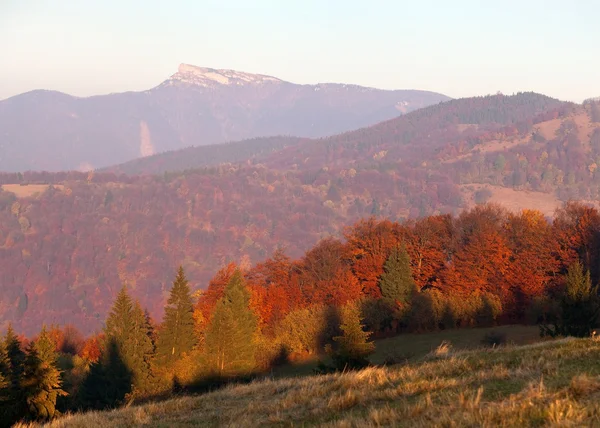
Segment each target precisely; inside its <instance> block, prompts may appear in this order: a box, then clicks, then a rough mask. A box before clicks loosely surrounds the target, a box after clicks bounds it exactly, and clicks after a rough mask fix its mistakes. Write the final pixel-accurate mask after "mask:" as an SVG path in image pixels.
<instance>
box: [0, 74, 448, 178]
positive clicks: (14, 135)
mask: <svg viewBox="0 0 600 428" xmlns="http://www.w3.org/2000/svg"><path fill="white" fill-rule="evenodd" d="M448 99H449V98H448V97H446V96H444V95H441V94H436V93H433V92H426V91H415V90H397V91H391V90H390V91H388V90H379V89H373V88H364V87H360V86H356V85H342V84H329V83H327V84H318V85H298V84H293V83H289V82H285V81H282V80H280V79H277V78H274V77H269V76H262V75H257V74H250V73H243V72H237V71H232V70H214V69H210V68H201V67H194V66H190V65H186V64H182V65H180V67H179V70H178V72H177V73H175V74H173V75H172V76H171V77H170V78H169V79H167V80H165V81H164V82H162V83H161V84H159V85H158V86H156V87H154V88H151V89H149V90H147V91H142V92H124V93H116V94H108V95H101V96H93V97H87V98H78V97H73V96H70V95H67V94H63V93H59V92H54V91H44V90H37V91H32V92H28V93H25V94H21V95H18V96H15V97H12V98H9V99H6V100H2V101H0V129H2V132H1V133H0V171H9V172H13V171H26V170H38V171H39V170H47V171H61V170H74V169H83V170H87V169H90V168H101V167H106V166H110V165H114V164H118V163H122V162H125V161H128V160H131V159H136V158H139V157H144V156H148V155H152V154H154V153H160V152H164V151H168V150H174V149H181V148H184V147H189V146H192V145H193V146H202V145H207V144H215V143H222V142H226V141H234V140H241V139H245V138H254V137H264V136H269V135H295V136H298V137H322V136H326V135H332V134H336V133H339V132H343V131H348V130H350V129H355V128H358V127H361V126H367V125H372V124H375V123H377V122H380V121H382V120H386V119H390V118H393V117H396V116H398V115H401V114H403V113H406V112H409V111H412V110H415V109H418V108H421V107H424V106H427V105H431V104H435V103H438V102H441V101H446V100H448Z"/></svg>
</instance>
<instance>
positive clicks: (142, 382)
mask: <svg viewBox="0 0 600 428" xmlns="http://www.w3.org/2000/svg"><path fill="white" fill-rule="evenodd" d="M151 335H152V331H151V327H150V323H149V322H148V317H147V316H146V313H145V312H144V310H143V309H142V306H141V305H140V303H139V302H138V301H136V302H135V303H134V305H133V310H132V313H131V331H130V334H129V339H128V341H127V346H126V348H125V350H124V355H125V356H126V359H127V363H128V365H129V367H130V370H131V373H132V375H133V385H134V386H135V388H136V390H138V391H146V390H148V389H149V388H150V384H151V380H152V379H151V378H152V376H151V371H150V361H151V360H152V358H153V357H154V344H153V343H152V339H151Z"/></svg>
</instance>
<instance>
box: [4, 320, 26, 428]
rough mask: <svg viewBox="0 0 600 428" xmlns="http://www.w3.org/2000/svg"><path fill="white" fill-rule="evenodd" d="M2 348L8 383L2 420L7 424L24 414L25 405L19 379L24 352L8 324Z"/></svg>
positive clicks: (21, 374) (23, 361) (21, 373)
mask: <svg viewBox="0 0 600 428" xmlns="http://www.w3.org/2000/svg"><path fill="white" fill-rule="evenodd" d="M4 349H5V351H4V352H5V353H6V360H5V361H6V363H7V364H8V367H7V368H6V369H5V370H6V375H5V377H6V380H5V381H6V382H7V383H8V387H7V390H6V392H5V394H3V395H4V397H3V398H5V401H4V409H3V410H4V412H3V415H2V416H3V417H2V421H7V423H8V426H10V425H11V424H12V423H14V422H16V421H18V420H19V419H21V418H23V417H24V416H25V415H26V411H27V409H26V406H25V400H24V396H23V391H22V390H21V381H22V379H23V371H24V363H25V353H24V352H23V350H22V349H21V341H20V340H19V338H18V337H17V335H16V334H15V332H14V330H13V328H12V325H10V324H9V325H8V329H7V331H6V336H5V337H4Z"/></svg>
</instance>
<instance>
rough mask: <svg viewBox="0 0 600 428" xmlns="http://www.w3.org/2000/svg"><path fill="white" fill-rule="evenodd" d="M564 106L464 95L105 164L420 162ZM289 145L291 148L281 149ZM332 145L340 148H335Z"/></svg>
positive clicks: (144, 168) (532, 97) (123, 169)
mask: <svg viewBox="0 0 600 428" xmlns="http://www.w3.org/2000/svg"><path fill="white" fill-rule="evenodd" d="M559 105H563V103H562V102H561V101H559V100H556V99H553V98H550V97H546V96H544V95H540V94H535V93H522V94H519V95H517V96H499V95H493V96H486V97H474V98H464V99H458V100H452V101H448V102H444V103H440V104H437V105H434V106H430V107H427V108H424V109H421V110H418V111H415V112H411V113H409V114H406V115H404V116H400V117H397V118H394V119H391V120H388V121H384V122H381V123H379V124H376V125H373V126H370V127H366V128H362V129H358V130H354V131H350V132H346V133H343V134H339V135H335V136H332V137H329V138H325V139H291V138H288V137H273V138H262V139H256V140H250V141H241V142H236V143H230V144H223V145H213V146H205V147H190V148H186V149H183V150H177V151H172V152H166V153H159V154H156V155H153V156H149V157H146V158H140V159H136V160H133V161H130V162H127V163H124V164H121V165H117V166H113V167H109V168H106V171H111V172H115V173H125V174H162V173H164V172H167V171H178V170H185V169H192V168H199V167H205V166H209V165H218V164H219V163H228V162H240V161H244V160H246V161H248V160H252V161H254V162H258V161H262V162H265V163H266V165H268V166H269V167H270V168H276V169H289V168H294V169H296V168H299V167H301V168H302V169H307V168H310V167H312V168H320V167H322V166H324V165H328V166H330V165H331V163H332V162H333V163H336V164H337V165H340V166H341V165H349V164H355V163H357V162H364V161H367V162H369V163H370V162H372V161H373V158H372V157H373V156H376V155H377V151H381V150H382V149H385V150H386V155H385V156H386V160H387V161H390V159H395V160H397V159H400V158H404V159H407V157H408V158H415V159H417V160H418V163H420V162H422V161H423V160H428V159H431V158H432V157H434V156H435V153H436V151H437V150H438V149H439V146H440V145H443V144H447V142H448V141H450V140H451V139H453V138H454V139H456V138H461V137H462V136H464V135H468V134H469V133H473V132H477V131H478V130H479V128H480V127H482V126H488V129H494V128H499V127H502V126H506V125H512V124H515V123H519V122H520V121H523V120H524V118H528V119H529V118H532V117H535V116H536V115H537V114H539V113H541V112H544V111H546V110H548V109H550V108H552V107H556V106H559ZM465 131H468V132H466V133H465ZM285 147H287V149H286V150H280V149H282V148H285ZM332 147H336V152H335V153H333V152H332V150H331V148H332ZM242 148H243V149H242ZM370 148H372V149H374V150H375V151H372V150H370ZM299 165H300V166H299Z"/></svg>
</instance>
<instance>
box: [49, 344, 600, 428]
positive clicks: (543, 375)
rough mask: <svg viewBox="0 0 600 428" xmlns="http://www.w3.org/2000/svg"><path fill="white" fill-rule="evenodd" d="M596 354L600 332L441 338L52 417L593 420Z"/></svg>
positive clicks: (314, 421) (265, 421)
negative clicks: (356, 365)
mask: <svg viewBox="0 0 600 428" xmlns="http://www.w3.org/2000/svg"><path fill="white" fill-rule="evenodd" d="M598 358H600V342H599V341H597V340H593V339H563V340H558V341H553V342H546V343H539V344H534V345H526V346H519V347H501V348H498V349H489V350H476V351H462V352H452V350H451V349H450V350H445V349H444V348H443V347H441V348H439V349H438V351H436V352H432V353H431V354H430V355H429V357H426V358H424V359H423V360H421V361H420V362H418V363H415V364H410V365H404V366H390V367H376V368H368V369H365V370H362V371H359V372H350V373H343V374H334V375H326V376H310V377H304V378H290V379H282V380H262V381H256V382H254V383H251V384H249V385H239V386H230V387H227V388H225V389H223V390H219V391H215V392H212V393H208V394H204V395H200V396H196V397H194V396H189V397H181V398H176V399H171V400H167V401H164V402H158V403H151V404H147V405H142V406H132V407H128V408H124V409H119V410H115V411H108V412H95V413H87V414H83V415H72V416H67V417H64V418H61V419H58V420H56V421H54V422H52V423H51V424H49V425H48V426H50V427H89V426H115V427H120V426H122V427H125V426H142V425H144V426H146V425H153V426H169V427H179V426H191V425H194V426H216V425H219V426H234V425H235V426H247V427H254V426H282V425H284V426H291V425H294V426H295V425H324V426H392V425H393V426H410V427H430V426H440V427H441V426H455V425H459V426H545V425H552V426H554V425H560V426H594V425H597V424H598V423H600V419H599V417H598V414H599V411H600V408H599V405H598V397H599V394H600V370H599V368H598V365H597V364H596V361H597V360H598Z"/></svg>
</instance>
